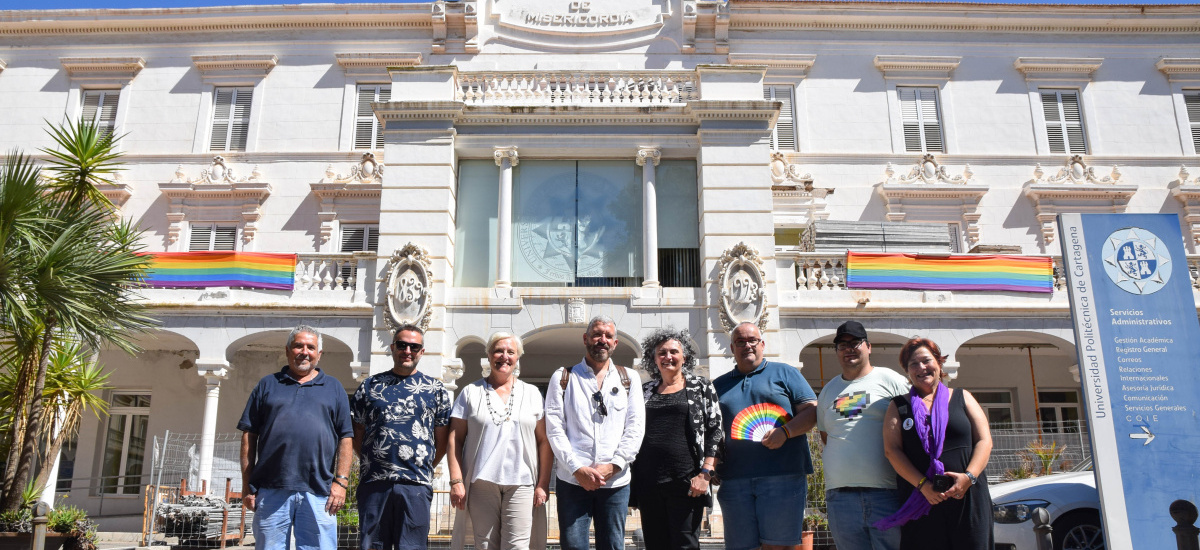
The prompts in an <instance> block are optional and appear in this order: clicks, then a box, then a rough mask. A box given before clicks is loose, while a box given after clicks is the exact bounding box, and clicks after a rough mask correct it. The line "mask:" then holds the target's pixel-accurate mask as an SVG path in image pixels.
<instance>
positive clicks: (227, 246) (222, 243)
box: [212, 226, 237, 251]
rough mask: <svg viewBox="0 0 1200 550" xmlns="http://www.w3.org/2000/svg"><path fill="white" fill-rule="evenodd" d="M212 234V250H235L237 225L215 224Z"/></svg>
mask: <svg viewBox="0 0 1200 550" xmlns="http://www.w3.org/2000/svg"><path fill="white" fill-rule="evenodd" d="M214 233H215V235H214V236H213V247H212V249H213V250H219V251H233V250H237V226H217V227H216V231H215V232H214Z"/></svg>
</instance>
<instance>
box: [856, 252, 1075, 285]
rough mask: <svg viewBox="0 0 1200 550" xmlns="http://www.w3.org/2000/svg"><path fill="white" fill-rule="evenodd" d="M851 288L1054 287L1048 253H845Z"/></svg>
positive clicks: (1052, 268) (1052, 265) (1052, 269)
mask: <svg viewBox="0 0 1200 550" xmlns="http://www.w3.org/2000/svg"><path fill="white" fill-rule="evenodd" d="M846 288H881V289H902V290H1012V291H1017V292H1053V291H1054V262H1053V260H1052V259H1051V258H1049V257H1037V256H1009V255H1002V254H994V255H993V254H959V255H950V256H936V255H924V254H875V253H867V252H847V253H846Z"/></svg>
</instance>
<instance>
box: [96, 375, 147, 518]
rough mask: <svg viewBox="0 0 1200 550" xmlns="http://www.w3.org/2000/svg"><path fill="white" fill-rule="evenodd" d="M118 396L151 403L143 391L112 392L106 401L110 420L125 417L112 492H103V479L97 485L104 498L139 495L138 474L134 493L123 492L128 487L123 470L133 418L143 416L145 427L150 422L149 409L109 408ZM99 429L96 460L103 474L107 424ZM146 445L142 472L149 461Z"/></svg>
mask: <svg viewBox="0 0 1200 550" xmlns="http://www.w3.org/2000/svg"><path fill="white" fill-rule="evenodd" d="M120 395H139V396H147V397H150V398H151V399H150V400H151V403H153V394H152V392H150V391H149V390H145V391H141V390H120V391H115V392H113V394H112V396H111V397H110V398H109V401H108V402H109V404H110V407H109V409H108V416H109V418H111V417H112V416H114V415H126V416H125V431H124V439H123V440H122V441H121V454H120V456H121V458H120V463H119V464H118V465H117V466H118V469H117V471H118V472H120V474H119V476H118V478H117V480H116V482H115V483H114V486H113V489H114V491H113V492H111V493H109V492H106V491H105V486H104V480H103V479H101V482H100V484H99V488H98V492H99V494H102V495H105V496H137V495H139V494H141V485H142V484H141V479H140V474H139V479H138V483H134V484H133V486H134V487H136V489H135V491H134V492H126V491H125V487H126V486H127V485H130V484H129V483H127V482H126V474H125V468H126V466H127V465H128V460H129V439H130V437H131V434H132V433H133V429H132V428H133V422H134V419H135V418H137V417H140V416H144V417H146V422H147V425H149V424H148V423H149V422H150V407H114V406H111V404H112V403H113V402H114V401H115V400H116V398H117V396H120ZM101 429H102V430H103V431H104V433H105V436H104V437H103V439H102V441H103V443H102V444H101V448H100V460H98V461H97V463H99V465H100V472H103V471H104V459H105V455H106V454H107V451H108V436H107V431H108V423H107V422H105V423H102V424H101ZM146 433H147V434H149V433H150V431H149V430H147V431H146ZM146 443H147V445H146V447H145V448H143V449H142V456H143V458H142V460H143V471H144V470H145V463H146V462H149V461H150V457H149V456H147V455H146V451H147V450H148V449H149V445H148V443H149V441H147V442H146ZM101 475H103V474H101Z"/></svg>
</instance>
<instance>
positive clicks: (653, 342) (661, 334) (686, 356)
mask: <svg viewBox="0 0 1200 550" xmlns="http://www.w3.org/2000/svg"><path fill="white" fill-rule="evenodd" d="M671 340H674V341H676V342H679V347H681V348H683V373H684V374H692V371H694V370H695V369H696V345H695V344H694V343H692V336H691V335H690V334H688V331H687V329H682V330H675V328H674V327H667V328H660V329H658V330H656V331H654V332H651V333H650V335H649V336H647V337H645V338H643V339H642V365H641V368H642V370H644V371H646V372H648V373H650V377H651V378H653V379H655V380H662V375H661V374H659V373H658V363H657V362H655V361H654V352H655V351H657V350H658V346H661V345H663V343H665V342H669V341H671Z"/></svg>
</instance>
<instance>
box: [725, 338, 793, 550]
mask: <svg viewBox="0 0 1200 550" xmlns="http://www.w3.org/2000/svg"><path fill="white" fill-rule="evenodd" d="M730 339H731V340H732V342H731V347H732V349H733V358H734V361H735V362H736V363H737V368H736V369H734V370H732V371H730V372H727V373H725V374H723V375H721V376H719V377H717V379H716V380H713V386H714V387H715V388H716V390H717V396H718V398H719V399H720V401H721V415H722V418H723V423H724V426H723V428H724V429H725V433H727V434H729V437H728V438H726V440H725V452H724V456H723V458H722V461H721V463H720V464H718V465H717V474H718V476H719V477H720V478H721V480H722V485H721V490H720V491H718V492H717V500H718V501H720V503H721V510H722V512H723V513H724V514H725V525H728V526H735V527H736V528H730V529H726V530H725V548H727V549H729V550H748V549H751V548H759V547H762V548H763V550H776V549H783V548H793V547H796V546H798V545H799V544H800V533H801V532H802V530H803V528H804V504H805V501H806V497H807V488H808V484H807V476H808V474H811V473H812V471H813V467H812V457H811V456H809V454H808V438H807V436H806V435H805V434H807V433H808V431H809V430H811V429H812V427H813V425H814V424H816V422H817V417H816V402H817V396H816V395H815V394H814V393H813V390H812V387H810V386H809V385H808V382H807V381H805V380H804V377H803V376H801V375H800V371H799V369H797V368H795V367H793V366H791V365H786V364H784V363H777V362H773V361H767V360H765V359H764V358H763V350H764V349H765V348H766V342H764V341H763V339H762V333H761V332H760V331H759V329H758V326H757V325H755V324H753V323H742V324H740V325H738V326H736V327H734V329H733V333H732V334H731V335H730Z"/></svg>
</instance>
